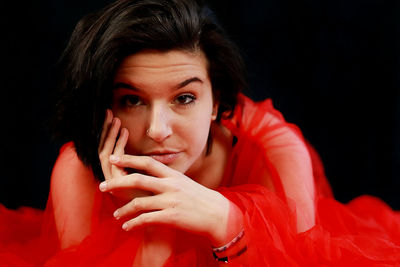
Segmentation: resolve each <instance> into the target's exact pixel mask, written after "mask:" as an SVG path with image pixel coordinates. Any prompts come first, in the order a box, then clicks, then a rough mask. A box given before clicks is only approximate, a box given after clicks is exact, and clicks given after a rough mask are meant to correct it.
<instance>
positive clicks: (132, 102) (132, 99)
mask: <svg viewBox="0 0 400 267" xmlns="http://www.w3.org/2000/svg"><path fill="white" fill-rule="evenodd" d="M120 102H121V106H123V107H134V106H139V105H141V104H142V101H141V100H140V98H139V97H138V96H136V95H124V96H123V97H121V100H120Z"/></svg>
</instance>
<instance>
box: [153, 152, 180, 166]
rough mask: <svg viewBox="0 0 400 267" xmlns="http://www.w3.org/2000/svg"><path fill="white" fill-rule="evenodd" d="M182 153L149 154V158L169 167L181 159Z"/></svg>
mask: <svg viewBox="0 0 400 267" xmlns="http://www.w3.org/2000/svg"><path fill="white" fill-rule="evenodd" d="M179 154H180V152H167V153H149V154H147V155H148V156H150V157H152V158H153V159H155V160H157V161H159V162H161V163H163V164H165V165H168V164H171V163H172V162H174V161H175V160H176V159H177V158H178V157H179Z"/></svg>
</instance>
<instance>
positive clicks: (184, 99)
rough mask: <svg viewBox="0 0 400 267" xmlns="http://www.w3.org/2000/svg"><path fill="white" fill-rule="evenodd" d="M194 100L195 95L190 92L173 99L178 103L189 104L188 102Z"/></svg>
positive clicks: (190, 102)
mask: <svg viewBox="0 0 400 267" xmlns="http://www.w3.org/2000/svg"><path fill="white" fill-rule="evenodd" d="M195 100H196V97H195V96H194V95H192V94H183V95H180V96H178V97H177V98H176V99H175V102H176V103H177V104H179V105H189V104H193V103H194V102H195Z"/></svg>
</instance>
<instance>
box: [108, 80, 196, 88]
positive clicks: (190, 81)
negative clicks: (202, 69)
mask: <svg viewBox="0 0 400 267" xmlns="http://www.w3.org/2000/svg"><path fill="white" fill-rule="evenodd" d="M193 82H200V83H203V81H202V80H201V79H199V78H197V77H192V78H189V79H186V80H184V81H183V82H181V83H179V84H178V85H177V86H176V87H175V89H181V88H183V87H185V86H187V85H189V84H191V83H193ZM113 87H114V89H120V88H124V89H130V90H133V91H140V89H139V88H136V87H134V86H132V85H131V84H129V83H124V82H117V83H116V84H114V86H113Z"/></svg>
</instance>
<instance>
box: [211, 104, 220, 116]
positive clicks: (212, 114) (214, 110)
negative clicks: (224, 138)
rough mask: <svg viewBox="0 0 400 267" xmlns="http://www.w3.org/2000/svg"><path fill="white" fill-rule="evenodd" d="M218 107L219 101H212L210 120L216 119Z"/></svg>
mask: <svg viewBox="0 0 400 267" xmlns="http://www.w3.org/2000/svg"><path fill="white" fill-rule="evenodd" d="M218 107H219V103H218V102H214V105H213V109H212V113H211V120H212V121H215V120H216V119H217V115H218Z"/></svg>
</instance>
